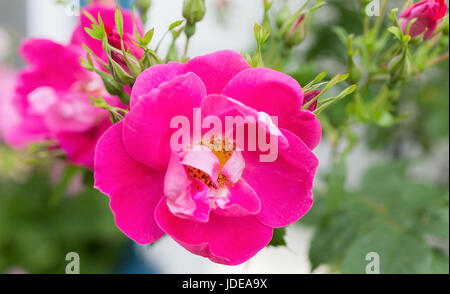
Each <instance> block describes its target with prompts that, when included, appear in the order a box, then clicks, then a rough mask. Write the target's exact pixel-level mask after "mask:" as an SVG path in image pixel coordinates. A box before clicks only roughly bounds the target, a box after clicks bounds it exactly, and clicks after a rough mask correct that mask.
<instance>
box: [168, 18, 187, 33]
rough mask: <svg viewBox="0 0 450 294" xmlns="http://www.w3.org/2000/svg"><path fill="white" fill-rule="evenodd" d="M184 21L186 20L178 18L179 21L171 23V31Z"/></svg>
mask: <svg viewBox="0 0 450 294" xmlns="http://www.w3.org/2000/svg"><path fill="white" fill-rule="evenodd" d="M183 22H184V20H177V21H175V22H173V23H171V24H170V26H169V31H171V30H173V29H175V28H176V27H179V26H180V25H181V24H182V23H183Z"/></svg>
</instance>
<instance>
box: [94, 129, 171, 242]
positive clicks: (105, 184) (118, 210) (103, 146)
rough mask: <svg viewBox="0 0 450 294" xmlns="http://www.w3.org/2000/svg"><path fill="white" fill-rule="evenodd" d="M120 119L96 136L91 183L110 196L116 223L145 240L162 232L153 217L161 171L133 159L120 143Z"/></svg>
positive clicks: (161, 184)
mask: <svg viewBox="0 0 450 294" xmlns="http://www.w3.org/2000/svg"><path fill="white" fill-rule="evenodd" d="M122 127H123V122H120V123H118V124H115V125H114V126H112V127H111V128H110V129H109V130H108V131H107V132H106V133H105V134H104V135H103V136H102V138H101V139H100V141H99V143H98V145H97V150H96V157H95V173H94V178H95V187H96V188H97V189H99V190H100V191H102V192H103V193H105V194H107V195H109V196H110V198H111V202H110V206H111V210H112V211H113V213H114V217H115V220H116V224H117V226H118V227H119V228H120V229H121V230H122V231H123V232H124V233H125V234H126V235H127V236H128V237H130V238H131V239H133V240H134V241H136V242H138V243H140V244H148V243H152V242H154V241H156V240H158V239H159V238H161V237H162V236H163V235H164V233H163V232H162V231H161V230H160V229H159V227H158V225H157V224H156V222H155V219H154V211H155V208H156V206H157V204H158V202H159V200H160V199H161V197H162V196H163V181H164V174H163V173H162V172H158V171H155V170H152V169H150V168H148V167H146V166H144V165H142V164H139V163H137V162H136V161H134V160H133V159H132V158H131V157H130V156H129V155H128V154H127V152H126V151H125V148H124V146H123V143H122Z"/></svg>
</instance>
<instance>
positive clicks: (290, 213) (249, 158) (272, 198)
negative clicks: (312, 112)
mask: <svg viewBox="0 0 450 294" xmlns="http://www.w3.org/2000/svg"><path fill="white" fill-rule="evenodd" d="M282 131H283V133H284V135H285V136H286V138H287V140H288V141H289V148H288V149H286V150H279V154H278V158H277V160H276V161H275V162H271V163H267V162H260V160H259V156H258V153H257V152H243V155H244V159H245V163H246V167H245V170H244V174H243V175H242V178H243V179H245V181H247V183H248V184H249V185H250V186H251V187H252V188H253V189H254V190H255V192H256V193H257V195H258V197H259V199H260V200H261V212H260V213H259V214H258V215H257V218H258V219H259V220H260V221H261V222H262V223H263V224H265V225H267V226H270V227H273V228H279V227H284V226H287V225H290V224H292V223H294V222H296V221H298V220H299V219H300V218H301V217H302V216H303V215H304V214H305V213H306V212H307V211H308V210H309V209H310V208H311V206H312V203H313V198H312V186H313V181H314V175H315V172H316V169H317V166H318V160H317V158H316V157H315V156H314V154H313V153H312V152H311V150H310V149H309V148H308V147H307V146H306V145H305V144H304V143H303V142H302V141H301V140H300V139H299V138H298V137H297V136H295V135H294V134H292V133H290V132H289V131H286V130H282Z"/></svg>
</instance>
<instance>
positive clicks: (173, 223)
mask: <svg viewBox="0 0 450 294" xmlns="http://www.w3.org/2000/svg"><path fill="white" fill-rule="evenodd" d="M155 219H156V221H157V223H158V225H159V226H160V227H161V229H162V230H163V231H164V232H166V233H167V234H168V235H170V236H171V237H172V238H173V239H174V240H175V241H177V242H178V243H179V244H180V245H181V246H183V247H184V248H186V249H187V250H189V251H191V252H192V253H194V254H197V255H201V256H204V257H207V258H209V259H210V260H212V261H214V262H217V263H221V264H227V265H238V264H241V263H243V262H245V261H247V260H248V259H250V258H252V257H253V256H254V255H255V254H256V253H258V252H259V251H260V250H261V249H263V248H264V247H266V246H267V244H269V242H270V240H271V239H272V233H273V230H272V229H271V228H269V227H267V226H265V225H263V224H261V223H260V222H259V221H258V220H257V219H256V217H254V216H247V217H223V216H219V215H216V214H214V213H212V214H211V215H210V219H209V222H208V223H199V222H194V221H189V220H185V219H182V218H178V217H176V216H174V215H173V214H171V213H170V211H169V210H168V208H167V205H166V200H165V199H164V198H163V199H161V201H160V203H159V205H158V208H157V209H156V213H155Z"/></svg>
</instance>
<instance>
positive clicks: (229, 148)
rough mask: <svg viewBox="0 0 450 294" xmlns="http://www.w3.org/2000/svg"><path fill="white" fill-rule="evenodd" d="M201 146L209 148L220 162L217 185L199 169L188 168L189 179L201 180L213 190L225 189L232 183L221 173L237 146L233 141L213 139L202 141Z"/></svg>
mask: <svg viewBox="0 0 450 294" xmlns="http://www.w3.org/2000/svg"><path fill="white" fill-rule="evenodd" d="M201 145H203V146H205V147H207V148H209V149H210V150H211V151H212V152H213V153H214V155H215V156H216V157H217V159H218V160H219V163H220V168H219V176H218V179H217V185H216V184H215V183H214V182H213V181H212V180H211V178H210V177H209V175H208V174H207V173H205V172H204V171H202V170H200V169H197V168H193V167H187V172H188V176H189V178H190V179H191V180H199V181H200V182H202V183H203V184H205V185H206V186H208V187H209V188H210V189H212V190H217V189H220V188H222V189H223V188H225V187H226V184H231V183H229V181H228V179H227V177H225V176H224V175H223V174H222V173H221V172H220V171H221V170H222V168H223V167H224V166H225V164H226V163H227V161H228V160H229V159H230V158H231V156H232V155H233V152H234V149H235V144H234V143H233V141H230V140H221V139H218V138H214V137H213V138H211V140H210V141H202V142H201ZM217 186H218V187H217Z"/></svg>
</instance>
